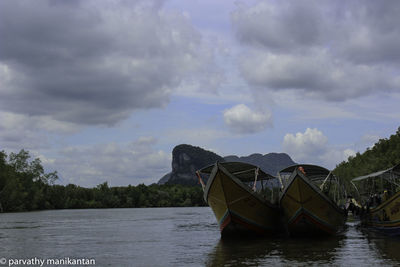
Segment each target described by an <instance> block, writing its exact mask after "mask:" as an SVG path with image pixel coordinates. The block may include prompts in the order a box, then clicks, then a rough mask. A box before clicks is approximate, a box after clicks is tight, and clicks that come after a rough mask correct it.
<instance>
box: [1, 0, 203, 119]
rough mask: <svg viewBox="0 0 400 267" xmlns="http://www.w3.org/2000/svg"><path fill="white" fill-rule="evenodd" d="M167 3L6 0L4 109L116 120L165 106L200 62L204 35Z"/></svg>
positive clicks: (3, 19)
mask: <svg viewBox="0 0 400 267" xmlns="http://www.w3.org/2000/svg"><path fill="white" fill-rule="evenodd" d="M67 2H69V1H67ZM159 6H160V1H154V4H153V5H150V4H145V3H144V2H141V1H135V2H122V1H121V2H118V1H117V2H115V3H114V2H112V3H111V2H96V1H93V2H91V1H82V2H80V1H74V2H73V3H69V4H66V2H64V1H57V2H54V1H1V2H0V39H1V43H0V108H1V109H2V110H5V111H11V112H15V113H21V114H28V115H51V116H52V118H54V119H57V120H62V121H70V122H74V123H81V124H114V123H116V122H117V121H119V120H121V119H123V118H126V117H127V116H128V115H129V114H130V113H131V112H132V111H133V110H135V109H143V108H153V107H161V106H163V105H165V104H166V103H168V99H169V95H170V92H171V89H172V88H173V87H175V86H177V85H178V84H179V82H180V81H181V80H182V79H183V77H184V76H185V74H187V73H188V72H189V71H191V70H193V69H194V68H195V67H194V66H196V64H197V65H198V64H200V63H199V61H200V60H199V55H198V53H197V51H198V49H197V47H198V45H199V42H200V36H199V34H198V33H197V32H196V31H195V30H194V29H193V28H192V27H191V26H190V25H189V23H188V21H187V20H186V19H185V18H184V17H183V16H182V15H179V14H168V13H166V12H163V11H162V10H160V9H159Z"/></svg>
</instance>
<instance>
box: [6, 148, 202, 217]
mask: <svg viewBox="0 0 400 267" xmlns="http://www.w3.org/2000/svg"><path fill="white" fill-rule="evenodd" d="M57 179H58V176H57V173H56V172H53V173H45V172H44V169H43V166H42V165H41V162H40V159H34V160H31V156H30V155H29V153H28V152H27V151H25V150H21V151H20V152H19V153H11V154H10V155H9V156H7V154H6V153H5V152H3V151H0V212H8V211H31V210H43V209H70V208H73V209H80V208H135V207H181V206H202V205H205V202H204V200H203V191H202V189H201V187H200V186H197V187H195V186H181V185H156V184H153V185H149V186H146V185H144V184H140V185H138V186H131V185H129V186H125V187H109V186H108V183H107V182H104V183H103V184H100V185H98V186H97V187H95V188H84V187H80V186H77V185H73V184H69V185H67V186H64V185H55V184H54V182H55V181H56V180H57Z"/></svg>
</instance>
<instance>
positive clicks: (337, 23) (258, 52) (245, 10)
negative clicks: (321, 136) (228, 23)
mask: <svg viewBox="0 0 400 267" xmlns="http://www.w3.org/2000/svg"><path fill="white" fill-rule="evenodd" d="M399 11H400V2H398V1H347V2H332V1H301V2H298V1H289V2H286V1H285V2H276V1H263V2H259V3H258V4H256V5H254V6H251V7H249V6H239V7H238V8H237V10H236V11H235V12H233V13H232V23H233V26H234V29H235V33H236V36H237V38H238V40H239V41H240V42H241V43H242V44H245V45H246V48H245V53H244V54H245V55H244V56H243V57H242V60H241V63H240V69H241V73H242V75H243V77H244V78H245V79H246V80H247V81H248V83H249V84H250V85H252V86H253V89H254V90H298V91H301V92H303V93H304V94H305V95H307V96H315V97H319V98H324V99H326V100H330V101H342V100H345V99H348V98H354V97H360V96H363V95H367V94H371V93H375V92H382V91H385V92H391V91H394V90H397V91H398V90H399V89H400V82H399V81H400V77H399V73H398V71H397V68H398V65H399V63H400V50H399V49H398V47H400V28H399V27H397V26H396V25H399V24H400V17H399V16H398V14H399Z"/></svg>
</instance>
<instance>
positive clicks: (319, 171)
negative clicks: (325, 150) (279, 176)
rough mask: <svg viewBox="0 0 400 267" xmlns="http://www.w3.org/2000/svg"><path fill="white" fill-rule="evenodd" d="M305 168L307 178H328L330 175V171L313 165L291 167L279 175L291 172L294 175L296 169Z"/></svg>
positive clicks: (281, 171)
mask: <svg viewBox="0 0 400 267" xmlns="http://www.w3.org/2000/svg"><path fill="white" fill-rule="evenodd" d="M299 167H303V169H304V171H305V172H306V174H307V176H327V175H328V174H329V173H330V170H328V169H326V168H324V167H321V166H318V165H312V164H296V165H292V166H289V167H287V168H285V169H283V170H280V171H279V173H283V172H290V173H292V172H293V171H294V170H295V169H297V168H299Z"/></svg>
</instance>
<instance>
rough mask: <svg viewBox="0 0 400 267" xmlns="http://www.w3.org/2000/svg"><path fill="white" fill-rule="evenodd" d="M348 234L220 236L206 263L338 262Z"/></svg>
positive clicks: (260, 264) (306, 263) (222, 264)
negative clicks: (261, 236)
mask: <svg viewBox="0 0 400 267" xmlns="http://www.w3.org/2000/svg"><path fill="white" fill-rule="evenodd" d="M344 240H345V235H341V234H339V235H335V236H329V237H326V236H324V237H323V238H315V237H314V238H301V239H298V238H289V237H279V238H257V239H244V240H243V239H236V240H235V239H220V240H219V242H218V243H217V244H216V246H215V247H214V249H213V251H212V252H211V253H210V254H209V257H208V259H207V260H206V266H277V265H288V266H296V265H308V263H309V264H311V265H316V264H317V265H320V264H331V263H332V262H334V261H335V257H336V252H337V251H338V250H339V249H340V247H341V246H342V245H343V244H344Z"/></svg>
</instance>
